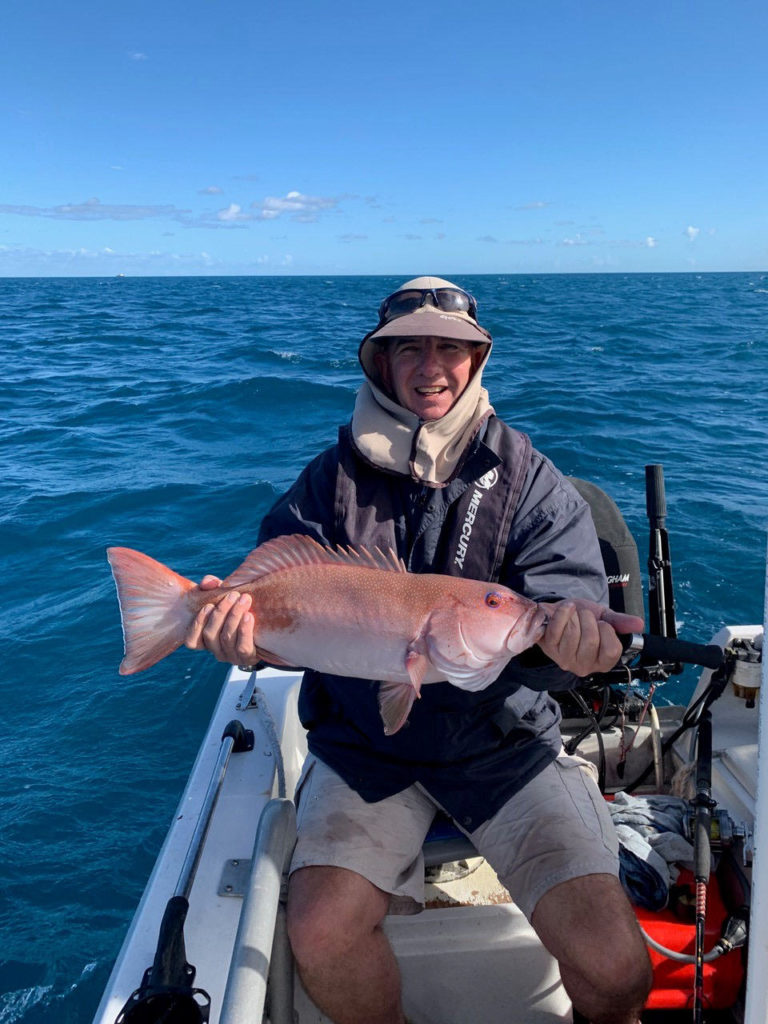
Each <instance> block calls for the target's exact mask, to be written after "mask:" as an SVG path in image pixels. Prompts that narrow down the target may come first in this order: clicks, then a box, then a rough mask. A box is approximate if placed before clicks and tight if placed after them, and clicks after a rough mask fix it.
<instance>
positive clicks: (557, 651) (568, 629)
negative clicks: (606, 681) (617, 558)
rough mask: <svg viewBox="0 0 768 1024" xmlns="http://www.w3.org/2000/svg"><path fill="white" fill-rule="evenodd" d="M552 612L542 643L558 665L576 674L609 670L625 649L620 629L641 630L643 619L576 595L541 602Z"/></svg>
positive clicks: (540, 642) (623, 630) (628, 631)
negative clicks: (556, 601)
mask: <svg viewBox="0 0 768 1024" xmlns="http://www.w3.org/2000/svg"><path fill="white" fill-rule="evenodd" d="M541 607H542V608H543V609H544V610H545V611H546V612H547V614H548V615H549V622H548V624H547V628H546V630H545V632H544V636H543V637H542V638H541V640H539V647H541V649H542V651H544V653H545V654H546V655H547V657H548V658H551V659H552V661H554V662H555V664H556V665H559V666H560V668H562V669H564V670H565V671H566V672H573V673H574V674H575V675H577V676H588V675H591V674H592V673H593V672H608V671H609V670H610V669H612V668H613V667H614V665H616V664H617V662H618V660H619V658H620V657H621V653H622V649H621V643H620V641H619V638H618V637H617V636H616V634H617V633H639V632H640V631H641V630H642V628H643V620H642V619H639V618H638V617H637V616H636V615H626V614H624V613H622V612H614V611H611V609H610V608H608V607H606V605H603V604H597V602H595V601H586V600H583V599H577V600H574V601H559V602H558V603H557V604H544V603H542V604H541Z"/></svg>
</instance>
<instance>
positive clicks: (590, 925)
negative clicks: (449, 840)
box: [471, 754, 651, 1024]
mask: <svg viewBox="0 0 768 1024" xmlns="http://www.w3.org/2000/svg"><path fill="white" fill-rule="evenodd" d="M596 775H597V772H596V770H595V769H594V766H592V765H590V764H588V763H587V762H586V761H584V760H583V759H582V758H579V757H574V756H570V755H566V754H561V755H560V756H559V757H558V758H557V759H556V760H555V761H553V762H552V763H551V764H549V765H548V766H547V767H546V768H545V769H544V770H543V771H541V772H540V773H539V774H538V775H536V776H534V778H533V779H532V780H531V781H530V782H529V783H528V784H527V785H526V786H524V787H523V789H522V790H520V791H519V793H517V794H515V796H513V797H512V798H511V799H510V800H509V801H508V802H507V803H506V804H505V805H504V806H503V807H502V808H501V809H500V810H499V811H498V812H497V813H496V814H495V815H494V816H493V818H491V819H490V820H489V821H487V822H485V823H484V824H483V825H481V826H480V828H479V829H477V830H476V831H475V832H473V833H472V835H471V838H472V840H473V841H474V843H475V846H476V847H477V849H478V850H479V851H480V853H481V854H483V856H484V857H486V858H487V860H488V862H489V863H490V864H491V865H492V866H493V867H494V868H495V869H496V872H497V874H498V876H499V878H500V879H501V881H502V882H503V883H504V885H506V887H507V889H509V892H510V894H511V896H512V898H513V899H514V901H515V903H517V905H518V906H519V907H520V909H521V910H522V911H523V912H524V913H525V915H526V917H527V918H528V920H529V921H530V922H531V924H532V925H533V927H534V929H535V930H536V932H537V933H538V935H539V938H540V939H541V941H542V942H543V944H544V945H545V946H546V948H547V949H548V950H549V951H550V953H552V955H553V956H554V957H555V958H556V959H557V960H558V962H559V965H560V974H561V976H562V979H563V984H564V985H565V988H566V991H567V992H568V995H569V996H570V998H571V1001H572V1002H573V1004H574V1006H575V1008H576V1009H577V1010H578V1011H579V1013H581V1014H583V1015H584V1016H586V1017H588V1018H589V1020H590V1021H592V1022H593V1024H635V1022H636V1021H637V1019H638V1017H639V1015H640V1010H641V1009H642V1006H643V1004H644V1002H645V1000H646V998H647V995H648V991H649V989H650V985H651V968H650V959H649V956H648V951H647V949H646V948H645V942H644V940H643V938H642V935H641V934H640V930H639V928H638V925H637V921H636V919H635V915H634V912H633V910H632V907H631V906H630V904H629V901H628V900H627V898H626V896H625V895H624V891H623V889H622V887H621V883H620V882H619V879H618V874H619V858H618V850H619V845H618V839H617V837H616V831H615V829H614V827H613V823H612V821H611V816H610V814H609V812H608V810H607V808H606V805H605V801H604V799H603V797H602V796H601V794H600V790H599V789H598V786H597V783H596V781H595V777H596Z"/></svg>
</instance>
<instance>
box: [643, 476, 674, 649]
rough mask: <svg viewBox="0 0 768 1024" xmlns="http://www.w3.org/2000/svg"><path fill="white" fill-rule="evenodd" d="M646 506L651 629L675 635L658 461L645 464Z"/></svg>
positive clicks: (660, 634)
mask: <svg viewBox="0 0 768 1024" xmlns="http://www.w3.org/2000/svg"><path fill="white" fill-rule="evenodd" d="M645 510H646V514H647V516H648V523H649V528H650V536H649V545H648V620H649V624H650V631H651V633H654V634H656V635H657V636H666V637H676V636H677V624H676V622H675V598H674V587H673V584H672V559H671V557H670V551H669V533H668V532H667V528H666V526H665V522H666V518H667V496H666V493H665V490H664V467H663V466H661V465H659V464H658V463H653V464H651V465H648V466H646V467H645Z"/></svg>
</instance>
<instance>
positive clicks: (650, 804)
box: [608, 793, 689, 836]
mask: <svg viewBox="0 0 768 1024" xmlns="http://www.w3.org/2000/svg"><path fill="white" fill-rule="evenodd" d="M688 806H689V804H688V801H687V800H683V799H682V797H679V796H662V795H656V794H654V795H651V796H631V795H630V794H629V793H617V794H616V795H615V796H614V798H613V801H612V802H611V803H610V804H609V805H608V809H609V810H610V812H611V817H612V818H613V822H614V824H615V825H630V826H631V827H632V828H633V829H634V830H635V831H636V832H639V833H640V835H645V836H648V835H656V834H657V833H659V832H676V833H677V834H678V835H680V836H682V835H685V827H684V822H685V815H686V811H687V809H688Z"/></svg>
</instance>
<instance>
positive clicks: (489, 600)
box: [485, 590, 501, 608]
mask: <svg viewBox="0 0 768 1024" xmlns="http://www.w3.org/2000/svg"><path fill="white" fill-rule="evenodd" d="M485 603H486V604H487V605H488V607H489V608H498V607H499V605H500V604H501V595H500V594H497V593H496V592H495V591H493V590H491V591H490V593H488V594H486V595H485Z"/></svg>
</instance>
